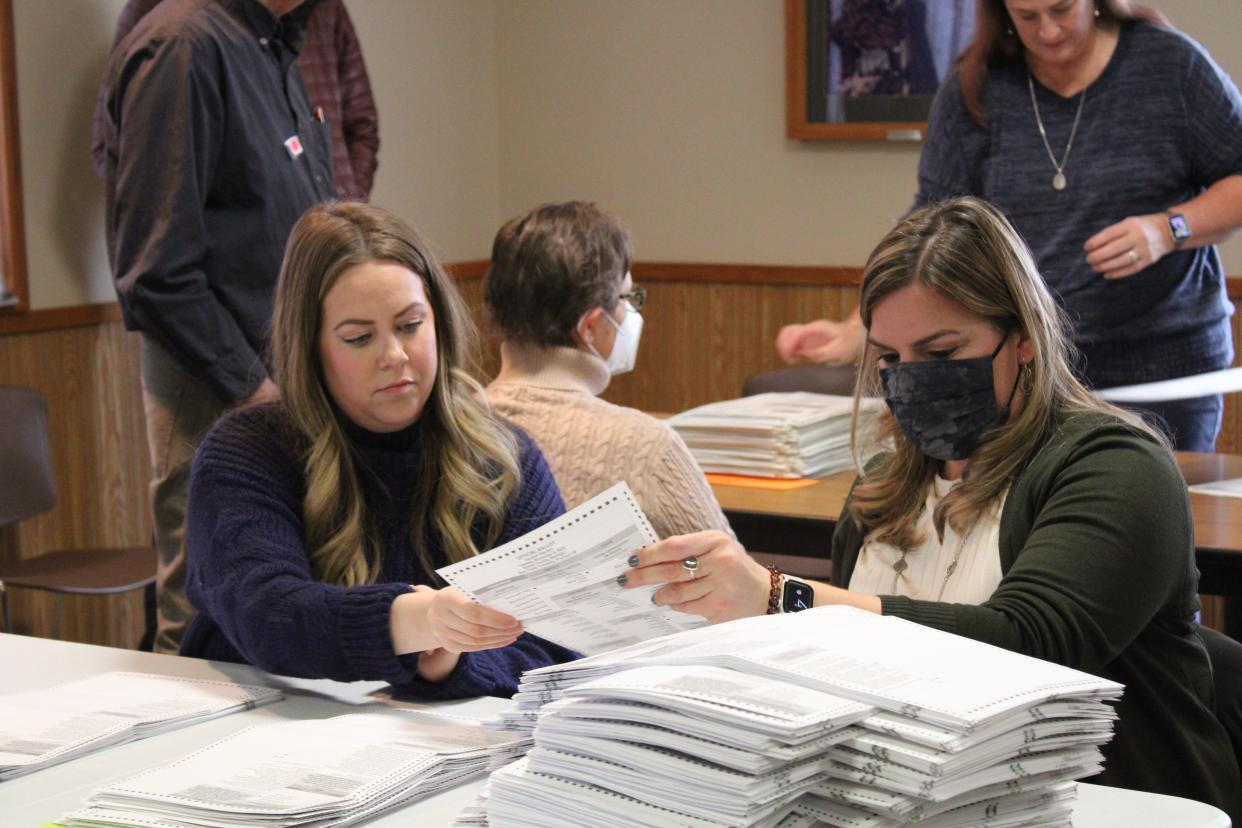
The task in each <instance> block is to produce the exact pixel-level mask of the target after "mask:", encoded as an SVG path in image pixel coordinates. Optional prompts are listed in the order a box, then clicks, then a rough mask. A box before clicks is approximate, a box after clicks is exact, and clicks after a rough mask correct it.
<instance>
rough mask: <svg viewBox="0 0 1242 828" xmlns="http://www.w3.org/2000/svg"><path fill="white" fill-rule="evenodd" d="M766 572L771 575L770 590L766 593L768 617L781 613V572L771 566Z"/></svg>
mask: <svg viewBox="0 0 1242 828" xmlns="http://www.w3.org/2000/svg"><path fill="white" fill-rule="evenodd" d="M768 571H769V572H771V573H772V590H771V591H770V592H769V593H768V615H775V614H776V613H778V612H780V611H781V571H780V570H779V569H777V568H776V567H774V566H772V565H771V564H769V565H768Z"/></svg>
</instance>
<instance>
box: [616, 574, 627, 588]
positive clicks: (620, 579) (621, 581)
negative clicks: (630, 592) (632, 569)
mask: <svg viewBox="0 0 1242 828" xmlns="http://www.w3.org/2000/svg"><path fill="white" fill-rule="evenodd" d="M629 581H630V578H629V576H628V575H625V574H621V575H618V576H617V586H625V585H626V584H627V583H629Z"/></svg>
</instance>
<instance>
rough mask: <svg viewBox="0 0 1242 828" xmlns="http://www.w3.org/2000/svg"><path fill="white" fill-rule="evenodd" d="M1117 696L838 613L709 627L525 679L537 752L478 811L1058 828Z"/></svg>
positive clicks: (514, 819)
mask: <svg viewBox="0 0 1242 828" xmlns="http://www.w3.org/2000/svg"><path fill="white" fill-rule="evenodd" d="M1122 690H1123V688H1122V686H1121V685H1119V684H1116V683H1115V682H1111V681H1107V680H1105V679H1101V678H1097V677H1095V676H1091V675H1088V674H1086V673H1081V672H1078V671H1076V670H1072V669H1069V668H1066V667H1062V666H1060V665H1056V664H1051V663H1049V662H1045V661H1040V660H1037V659H1033V658H1028V657H1026V656H1022V655H1019V654H1016V653H1012V652H1009V651H1007V650H1002V649H999V648H997V647H993V646H990V645H987V644H982V643H980V642H977V641H972V640H970V639H966V638H960V637H958V636H954V635H951V634H948V633H944V632H940V631H937V630H934V629H931V628H928V627H922V626H919V625H917V624H913V623H911V622H907V621H904V620H901V619H898V618H893V617H882V616H879V615H875V614H872V613H866V612H863V611H861V610H855V609H851V608H847V607H825V608H820V609H815V610H808V611H806V612H802V613H794V614H788V615H775V616H764V617H759V618H751V619H744V620H741V621H734V622H731V623H728V624H721V625H717V626H713V627H704V628H700V629H696V630H690V631H687V632H683V633H678V634H676V635H671V636H666V637H664V638H660V639H655V640H652V641H647V642H643V643H642V644H638V645H634V646H631V647H627V648H624V649H622V650H616V651H613V652H610V653H603V654H600V655H596V656H592V657H589V658H586V659H583V660H581V661H577V662H571V663H568V664H563V665H556V666H552V667H545V668H541V669H539V670H533V671H530V672H528V673H526V674H525V675H524V676H523V678H522V685H521V690H520V691H519V694H518V696H517V700H518V702H519V705H520V708H521V709H522V710H523V711H524V713H525V715H526V718H525V723H526V724H527V725H528V726H529V724H530V723H531V722H533V723H534V727H533V735H534V742H535V747H534V748H533V749H532V750H531V751H530V753H529V754H527V756H526V757H524V758H523V759H521V760H519V761H517V762H515V763H513V764H511V765H508V766H506V767H504V768H501V769H499V770H497V771H495V772H493V774H492V776H491V779H490V780H489V784H488V788H487V799H486V809H487V820H488V824H489V825H490V826H492V827H493V828H524V827H525V826H548V828H555V827H556V826H571V825H572V826H606V825H607V826H611V825H649V826H665V825H686V826H696V827H698V828H715V827H716V826H725V825H736V826H752V825H753V826H777V825H780V826H795V825H799V826H810V825H817V824H824V825H829V826H849V827H850V828H863V827H864V826H866V827H867V828H890V827H893V828H895V826H903V825H918V826H925V828H948V826H966V825H980V824H987V825H989V826H1002V827H1003V826H1053V825H1056V826H1061V825H1068V824H1069V815H1070V812H1071V809H1072V805H1073V801H1074V797H1075V786H1074V783H1073V780H1075V779H1079V778H1082V777H1085V776H1090V775H1092V774H1095V773H1097V772H1098V771H1099V770H1100V769H1101V767H1102V764H1101V763H1102V761H1103V759H1102V756H1101V754H1100V750H1099V747H1100V745H1102V744H1104V743H1106V742H1107V741H1108V740H1109V739H1110V738H1112V733H1113V724H1114V721H1115V718H1116V716H1115V713H1114V712H1113V710H1112V708H1111V706H1110V705H1109V704H1108V702H1110V701H1115V700H1116V699H1118V698H1119V697H1120V695H1121V692H1122ZM518 723H522V722H521V721H520V720H519V722H518Z"/></svg>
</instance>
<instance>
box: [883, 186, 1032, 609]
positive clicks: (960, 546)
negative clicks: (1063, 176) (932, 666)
mask: <svg viewBox="0 0 1242 828" xmlns="http://www.w3.org/2000/svg"><path fill="white" fill-rule="evenodd" d="M1054 186H1055V185H1054ZM971 531H973V529H972V530H971ZM969 538H970V532H967V533H966V534H964V535H961V536H960V537H959V538H958V541H957V553H956V554H955V555H954V556H953V560H952V561H950V562H949V568H948V569H946V570H945V573H944V580H943V581H941V582H940V591H939V592H937V593H936V600H937V601H942V600H944V590H945V587H947V586H948V585H949V579H950V578H952V577H953V573H954V572H956V571H957V564H958V562H959V561H960V560H961V559H962V552H963V551H964V550H965V549H966V541H967V540H969ZM908 554H909V550H908V549H903V550H901V557H900V558H899V559H898V560H896V561H893V563H892V567H893V588H892V589H891V590H889V593H890V594H892V595H897V594H898V593H897V584H898V583H900V581H901V578H902V576H903V574H904V573H905V571H906V570H907V569H909V568H910V564H909V562H908V561H907V560H906V555H908Z"/></svg>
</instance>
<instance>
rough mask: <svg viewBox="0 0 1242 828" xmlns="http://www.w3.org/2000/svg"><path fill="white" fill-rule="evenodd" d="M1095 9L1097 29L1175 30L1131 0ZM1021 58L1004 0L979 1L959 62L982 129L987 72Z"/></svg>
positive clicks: (965, 95) (1100, 0)
mask: <svg viewBox="0 0 1242 828" xmlns="http://www.w3.org/2000/svg"><path fill="white" fill-rule="evenodd" d="M1084 2H1090V0H1084ZM1095 7H1096V8H1097V9H1099V12H1100V16H1099V17H1098V18H1097V19H1096V24H1097V25H1101V24H1103V25H1109V24H1118V23H1124V22H1126V21H1129V20H1145V21H1147V22H1148V23H1154V24H1156V25H1157V26H1165V27H1167V28H1172V27H1173V24H1172V23H1170V22H1169V18H1168V17H1166V16H1165V15H1164V13H1163V12H1160V11H1157V10H1156V9H1153V8H1150V7H1149V6H1142V5H1139V4H1138V3H1134V2H1131V0H1095ZM1022 54H1023V52H1022V41H1021V40H1020V39H1019V38H1018V35H1017V33H1016V32H1015V30H1014V28H1013V21H1012V20H1011V19H1010V17H1009V10H1008V9H1007V8H1006V7H1005V0H978V2H977V3H976V6H975V34H974V37H973V38H971V41H970V43H969V45H967V46H966V48H965V49H964V50H963V51H962V54H961V56H960V57H959V58H958V59H957V82H958V83H959V84H961V89H962V100H963V101H964V102H965V104H966V109H967V111H969V112H970V115H971V117H972V118H974V119H975V122H976V123H978V124H979V125H980V126H986V125H987V120H988V117H987V111H986V110H985V109H984V108H983V85H984V83H985V82H986V81H987V78H988V70H989V69H990V68H991V67H995V66H999V65H1002V64H1004V63H1016V62H1020V61H1021V60H1022Z"/></svg>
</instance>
